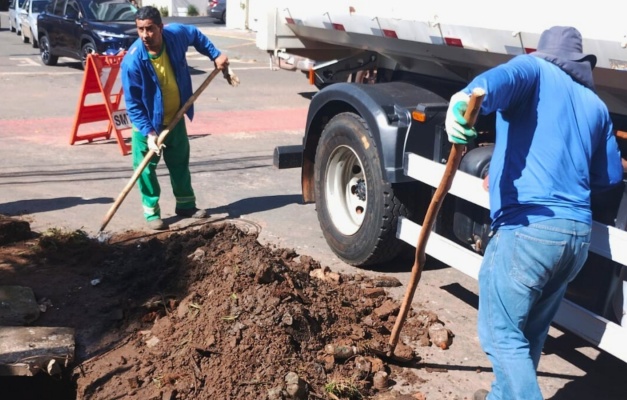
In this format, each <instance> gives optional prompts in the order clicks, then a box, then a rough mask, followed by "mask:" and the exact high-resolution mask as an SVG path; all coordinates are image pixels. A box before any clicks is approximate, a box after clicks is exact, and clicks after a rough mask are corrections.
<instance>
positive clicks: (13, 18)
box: [9, 0, 26, 35]
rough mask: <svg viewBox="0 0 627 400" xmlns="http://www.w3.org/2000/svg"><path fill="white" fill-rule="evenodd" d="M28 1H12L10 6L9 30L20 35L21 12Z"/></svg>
mask: <svg viewBox="0 0 627 400" xmlns="http://www.w3.org/2000/svg"><path fill="white" fill-rule="evenodd" d="M25 2H26V0H11V3H10V4H9V30H10V31H11V32H16V33H17V34H18V35H19V34H21V33H22V28H20V11H21V10H22V8H23V7H24V3H25Z"/></svg>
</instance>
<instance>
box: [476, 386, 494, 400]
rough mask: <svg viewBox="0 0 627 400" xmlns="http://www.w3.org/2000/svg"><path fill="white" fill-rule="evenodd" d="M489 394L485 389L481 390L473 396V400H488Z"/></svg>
mask: <svg viewBox="0 0 627 400" xmlns="http://www.w3.org/2000/svg"><path fill="white" fill-rule="evenodd" d="M488 393H490V392H488V391H487V390H485V389H479V390H477V391H476V392H475V394H473V395H472V400H486V399H487V398H488Z"/></svg>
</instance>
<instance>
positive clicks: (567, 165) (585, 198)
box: [465, 55, 623, 228]
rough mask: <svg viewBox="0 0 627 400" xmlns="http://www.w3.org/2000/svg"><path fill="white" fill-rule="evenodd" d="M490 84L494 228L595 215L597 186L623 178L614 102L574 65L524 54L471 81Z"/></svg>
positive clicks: (486, 101) (484, 108)
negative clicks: (576, 73) (578, 75)
mask: <svg viewBox="0 0 627 400" xmlns="http://www.w3.org/2000/svg"><path fill="white" fill-rule="evenodd" d="M475 87H481V88H483V89H485V91H486V97H485V99H484V101H483V104H482V106H481V112H482V114H488V113H491V112H496V115H497V121H496V144H495V147H494V154H493V156H492V161H491V162H490V171H489V186H490V214H491V217H492V227H493V228H507V227H516V226H520V225H528V224H530V223H534V222H539V221H542V220H544V219H548V218H566V219H572V220H575V221H580V222H584V223H591V222H592V213H591V210H590V194H591V191H595V192H600V191H603V190H606V189H609V188H611V187H612V186H613V185H615V184H617V183H620V182H621V181H622V176H623V173H622V172H623V171H622V166H621V160H620V152H619V150H618V144H617V142H616V139H615V137H614V132H613V125H612V121H611V119H610V115H609V112H608V109H607V107H606V105H605V104H604V103H603V101H602V100H601V99H600V98H599V97H598V96H597V94H596V93H594V91H593V90H591V89H590V87H586V86H584V85H583V84H582V83H579V82H577V81H576V80H575V79H574V78H573V77H571V75H570V74H569V73H568V71H567V70H564V69H562V68H561V67H558V66H557V65H555V64H554V63H551V62H548V61H545V60H543V59H540V58H537V57H534V56H530V55H521V56H517V57H515V58H513V59H512V60H510V61H509V62H508V63H505V64H502V65H500V66H498V67H496V68H493V69H491V70H489V71H487V72H485V73H483V74H481V75H479V76H477V77H476V78H475V79H474V80H473V81H472V82H471V83H470V84H469V85H468V86H467V87H466V89H465V92H466V93H470V92H471V90H472V89H473V88H475Z"/></svg>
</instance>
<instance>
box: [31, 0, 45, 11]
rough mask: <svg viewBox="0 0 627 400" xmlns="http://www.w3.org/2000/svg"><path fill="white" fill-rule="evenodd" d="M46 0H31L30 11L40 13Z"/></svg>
mask: <svg viewBox="0 0 627 400" xmlns="http://www.w3.org/2000/svg"><path fill="white" fill-rule="evenodd" d="M46 3H47V2H46V1H33V4H32V7H31V12H32V13H40V12H43V11H44V10H45V9H46Z"/></svg>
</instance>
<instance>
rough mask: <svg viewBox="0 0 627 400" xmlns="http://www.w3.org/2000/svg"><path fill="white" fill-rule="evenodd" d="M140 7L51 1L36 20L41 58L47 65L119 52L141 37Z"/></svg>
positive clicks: (110, 0)
mask: <svg viewBox="0 0 627 400" xmlns="http://www.w3.org/2000/svg"><path fill="white" fill-rule="evenodd" d="M136 12H137V8H135V6H133V5H132V4H131V3H129V2H128V1H126V0H49V2H48V4H47V5H46V9H45V10H44V12H42V13H40V14H39V16H38V17H37V40H38V41H39V55H40V58H41V61H42V62H43V63H44V64H45V65H56V64H57V61H58V59H59V57H69V58H74V59H77V60H80V61H81V64H82V66H83V68H84V67H85V64H86V62H87V55H88V54H89V53H98V54H105V53H108V54H109V53H117V52H118V51H119V50H122V49H124V50H125V49H128V48H129V46H130V45H131V44H132V43H133V42H134V41H135V40H136V39H137V38H138V34H137V28H136V26H135V13H136Z"/></svg>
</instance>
